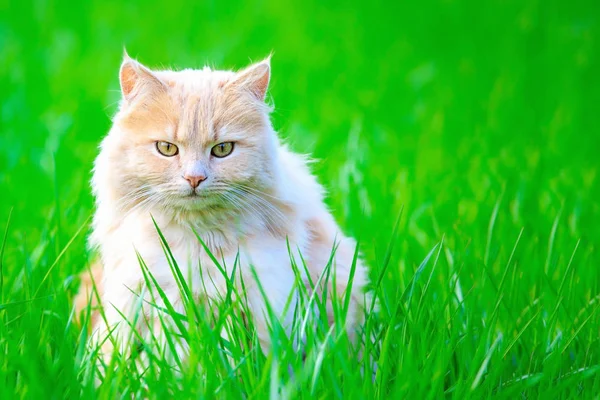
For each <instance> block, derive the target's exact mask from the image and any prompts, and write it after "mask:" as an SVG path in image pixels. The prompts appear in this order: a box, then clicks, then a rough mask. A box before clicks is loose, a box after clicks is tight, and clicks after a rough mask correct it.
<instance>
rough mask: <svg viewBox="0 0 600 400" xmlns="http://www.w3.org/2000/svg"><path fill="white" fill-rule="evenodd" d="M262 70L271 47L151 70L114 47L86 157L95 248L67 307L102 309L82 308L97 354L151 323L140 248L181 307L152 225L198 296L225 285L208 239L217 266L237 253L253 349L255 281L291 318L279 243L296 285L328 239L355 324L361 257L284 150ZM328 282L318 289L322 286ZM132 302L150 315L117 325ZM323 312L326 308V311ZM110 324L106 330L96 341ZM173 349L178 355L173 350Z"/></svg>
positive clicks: (265, 343)
mask: <svg viewBox="0 0 600 400" xmlns="http://www.w3.org/2000/svg"><path fill="white" fill-rule="evenodd" d="M270 76H271V65H270V57H269V58H267V59H265V60H263V61H261V62H258V63H255V64H252V65H250V66H249V67H247V68H245V69H243V70H241V71H237V72H233V71H220V70H212V69H210V68H208V67H205V68H204V69H200V70H194V69H185V70H181V71H170V70H164V71H155V70H151V69H150V68H148V67H146V66H144V65H142V64H141V63H139V62H138V61H136V60H134V59H132V58H131V57H129V56H128V55H127V53H125V55H124V59H123V62H122V64H121V68H120V72H119V80H120V86H121V94H122V98H121V102H120V105H119V109H118V111H117V113H116V115H115V117H114V119H113V126H112V128H111V129H110V131H109V133H108V135H107V136H106V137H105V138H104V139H103V140H102V143H101V145H100V152H99V155H98V156H97V158H96V160H95V164H94V169H93V178H92V187H93V194H94V196H95V203H96V211H95V214H94V218H93V223H92V232H91V234H90V237H89V245H90V247H91V248H92V249H94V250H95V251H96V252H97V254H98V255H99V257H98V261H97V262H96V264H95V265H94V266H93V267H92V268H91V274H89V271H88V272H87V273H85V274H84V275H85V276H84V279H83V282H82V285H81V288H80V290H79V293H78V295H77V297H76V299H75V309H76V311H77V313H78V314H79V315H81V313H83V311H84V310H90V309H95V308H96V307H95V306H96V305H101V306H102V308H103V316H102V317H100V316H99V314H98V312H97V311H95V312H94V313H93V315H92V330H93V335H92V338H95V341H96V342H95V343H97V344H100V348H101V352H100V356H101V357H103V358H107V357H111V356H112V354H113V352H114V350H115V348H114V347H115V346H117V347H118V349H119V350H120V351H121V352H122V354H126V353H127V351H130V349H129V343H128V338H131V334H132V332H133V331H132V329H136V330H137V331H138V333H139V337H144V335H146V334H148V333H149V332H151V333H152V334H153V335H155V336H157V337H160V333H161V332H162V329H163V326H162V325H161V323H160V320H159V318H157V317H156V315H155V312H154V311H151V310H149V308H150V307H151V306H150V305H148V302H140V301H139V297H140V294H139V293H140V292H139V291H138V292H136V290H137V289H139V288H143V287H144V285H145V282H146V281H145V279H144V274H143V272H142V269H141V267H140V259H142V260H143V262H144V264H145V265H146V266H147V269H148V271H149V272H150V273H151V274H152V275H153V277H154V279H156V282H157V284H158V286H160V288H161V289H162V290H163V291H164V294H165V296H166V298H167V299H168V300H169V302H170V303H171V304H172V305H173V307H174V309H175V311H177V312H181V313H184V312H185V311H184V305H183V303H184V302H183V299H182V298H181V294H180V290H179V288H178V286H177V282H176V280H175V278H174V275H173V274H172V272H171V269H170V267H169V262H168V259H167V257H166V256H165V254H164V251H163V247H162V246H161V241H160V240H161V239H160V236H159V233H158V229H157V227H158V228H159V229H160V232H161V233H162V235H163V236H164V239H165V240H166V242H167V244H168V246H169V248H170V251H171V252H172V254H173V257H174V258H175V260H176V261H177V263H178V265H179V266H180V268H181V269H182V270H183V275H184V276H185V277H186V278H187V279H188V280H189V282H188V284H189V286H190V288H192V290H193V294H194V296H195V298H197V299H198V301H201V300H200V299H202V298H210V299H217V298H219V297H221V296H224V294H225V292H226V291H227V283H226V278H225V277H224V276H223V274H222V273H221V272H219V269H218V267H217V265H215V263H214V262H213V260H212V259H211V258H210V255H209V253H208V252H207V250H209V251H210V253H212V254H213V255H214V256H216V258H217V259H218V260H221V261H223V263H224V267H225V268H227V269H228V271H229V272H228V273H231V267H232V266H233V265H234V264H235V263H236V262H237V263H238V265H239V267H238V268H239V272H240V273H239V275H240V276H241V278H242V279H243V280H244V284H245V287H244V289H245V291H246V296H247V301H248V308H249V310H250V313H251V318H252V321H253V323H254V326H255V327H256V333H257V336H258V342H259V343H260V346H261V347H262V350H263V351H265V352H268V351H269V349H270V336H269V320H268V318H267V317H266V313H265V307H266V305H265V299H264V297H263V294H262V292H261V290H260V286H259V284H260V285H262V288H264V292H265V293H266V297H267V299H266V300H267V301H268V303H269V304H270V306H271V308H272V310H273V311H274V313H275V315H276V317H277V318H279V320H280V321H281V323H282V326H283V327H285V328H286V329H289V327H290V325H291V320H292V318H293V313H292V312H291V311H290V310H293V309H294V304H292V306H290V304H289V302H288V300H289V299H292V302H293V301H295V300H294V298H295V295H294V290H293V288H294V283H295V280H296V277H295V274H294V270H293V269H292V266H291V257H290V253H289V249H292V250H293V251H292V253H293V254H292V256H293V255H294V254H295V256H296V257H297V258H298V259H299V257H300V255H301V257H302V259H303V260H304V262H305V263H306V266H307V268H306V270H307V271H308V273H307V274H305V276H304V277H303V281H304V284H306V285H307V287H308V285H309V282H313V283H314V282H318V280H319V277H320V276H321V275H322V274H324V271H325V268H326V266H327V265H328V262H330V258H331V257H332V251H333V250H334V256H333V261H332V263H331V264H330V265H332V267H331V269H330V271H331V274H335V279H332V278H330V279H329V282H330V286H331V285H333V283H332V282H335V285H336V288H335V293H337V296H338V297H339V298H344V297H343V296H346V294H347V293H346V292H347V291H350V293H349V298H350V305H349V310H348V314H347V320H346V329H347V330H348V333H349V334H350V335H351V336H356V335H355V332H356V331H357V329H358V328H359V326H360V324H361V323H362V321H363V319H364V317H363V316H364V314H365V310H366V308H367V306H368V304H367V303H368V301H367V299H368V298H369V297H368V293H367V290H366V286H367V284H368V277H367V269H366V267H365V265H364V263H363V262H362V261H361V259H360V257H358V258H357V259H355V250H356V242H355V240H353V239H352V238H350V237H347V236H344V234H343V233H342V232H341V229H340V228H339V226H338V225H337V224H336V222H335V221H334V218H333V217H332V214H331V213H330V212H329V211H328V209H327V207H326V206H325V205H324V202H323V196H324V190H323V187H322V186H321V185H320V184H319V183H318V182H317V180H316V179H315V177H314V176H313V175H312V173H311V172H310V170H309V168H308V165H307V164H308V162H307V159H306V158H305V157H303V156H300V155H298V154H295V153H293V152H292V151H290V149H289V148H288V147H287V146H286V145H284V144H283V143H282V142H281V141H280V139H279V138H278V135H277V133H276V132H275V130H274V129H273V126H272V124H271V121H270V112H271V111H272V107H271V106H270V105H269V104H268V103H267V102H266V101H265V96H266V93H267V89H268V85H269V81H270ZM155 224H156V225H155ZM196 235H198V236H196ZM198 237H199V238H200V239H202V241H200V240H199V239H198ZM203 243H204V245H205V246H206V247H204V245H203ZM294 249H297V250H294ZM353 263H356V264H355V266H354V271H352V268H353V267H352V266H353ZM299 270H301V271H302V270H303V268H302V267H301V268H299ZM351 271H352V272H353V279H351V282H352V284H351V286H350V285H349V281H350V276H351V273H352V272H351ZM206 277H210V279H208V280H207V279H206ZM207 281H208V282H209V283H207ZM257 281H258V282H259V283H257ZM236 284H238V285H239V284H240V283H239V281H238V280H236ZM94 287H95V289H93V288H94ZM333 292H334V290H333V288H332V287H330V288H329V290H328V293H329V295H331V293H333ZM136 293H138V294H136ZM90 302H91V304H92V307H91V308H88V307H89V304H90ZM136 305H137V307H140V308H141V310H142V312H143V314H144V315H146V316H147V315H152V317H150V319H149V321H148V318H146V321H145V322H144V323H140V322H137V323H133V325H132V324H131V323H124V322H123V318H124V317H126V318H133V315H134V310H135V309H136ZM159 305H160V304H159ZM138 311H139V309H138ZM332 312H333V310H332V308H331V307H330V306H328V313H329V314H330V315H328V317H329V320H330V323H331V322H332V318H333V316H332V315H331V314H332ZM109 334H111V335H112V337H113V340H104V339H105V337H107V335H109ZM177 351H178V352H181V354H180V356H181V357H184V356H185V348H183V347H182V348H178V349H177Z"/></svg>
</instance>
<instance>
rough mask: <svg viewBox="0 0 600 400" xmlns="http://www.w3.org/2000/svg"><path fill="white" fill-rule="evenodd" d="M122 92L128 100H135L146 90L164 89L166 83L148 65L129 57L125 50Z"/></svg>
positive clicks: (122, 65)
mask: <svg viewBox="0 0 600 400" xmlns="http://www.w3.org/2000/svg"><path fill="white" fill-rule="evenodd" d="M119 81H120V82H121V93H123V98H124V99H125V100H127V101H131V100H133V99H134V98H135V97H136V96H137V95H139V94H140V93H142V92H144V91H148V90H156V89H163V88H164V87H165V85H164V83H163V82H162V81H161V80H160V79H158V78H157V77H156V75H154V73H153V72H152V71H151V70H150V69H149V68H147V67H145V66H143V65H142V64H141V63H139V62H138V61H136V60H134V59H133V58H131V57H129V55H128V54H127V51H124V54H123V62H122V63H121V70H120V71H119Z"/></svg>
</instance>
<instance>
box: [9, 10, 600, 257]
mask: <svg viewBox="0 0 600 400" xmlns="http://www.w3.org/2000/svg"><path fill="white" fill-rule="evenodd" d="M0 4H1V6H0V15H1V16H0V85H1V88H2V90H1V92H2V94H1V96H2V97H1V99H2V113H1V125H0V132H1V135H2V136H1V137H2V142H3V143H4V146H2V147H1V148H0V185H1V186H0V193H2V200H1V201H2V203H1V204H2V206H1V207H0V221H6V220H7V217H8V212H9V210H10V209H11V208H14V214H13V217H14V219H13V224H14V225H13V227H14V228H13V229H12V235H13V236H14V235H18V232H19V231H20V232H21V234H22V235H23V236H26V237H27V238H28V239H27V240H28V241H30V243H29V245H30V246H34V245H35V244H36V242H37V241H38V240H39V238H40V234H41V232H42V231H44V229H45V228H46V227H47V226H48V221H49V220H55V221H56V224H53V225H55V226H54V229H55V230H57V232H55V233H54V234H56V235H57V236H56V237H55V238H53V240H57V241H58V242H59V243H62V242H64V241H65V240H66V239H67V238H69V237H70V236H71V235H72V233H73V229H74V227H75V226H77V225H78V224H80V223H82V222H83V221H84V218H85V217H86V216H87V215H88V214H89V213H90V211H91V198H90V194H89V188H88V187H89V185H88V180H89V177H90V173H89V171H90V169H91V167H92V160H93V158H94V156H95V155H96V152H97V145H98V143H99V141H100V139H101V138H102V136H103V135H104V134H105V133H106V132H107V130H108V128H109V126H110V117H111V116H112V114H113V113H114V112H115V108H116V102H117V101H118V99H119V84H118V78H117V73H118V68H119V63H120V61H121V57H122V53H123V48H124V47H127V50H128V51H129V53H130V54H131V55H132V56H134V57H137V58H138V59H139V60H140V61H141V62H143V63H145V64H147V65H148V66H151V67H168V68H189V67H201V66H203V65H205V64H209V65H211V66H214V67H218V68H241V67H243V66H244V65H246V64H247V63H248V62H249V61H250V60H258V59H260V58H262V57H264V56H266V55H268V54H269V53H270V52H271V51H272V52H274V57H273V79H272V85H271V90H270V93H271V96H272V98H273V99H274V103H275V106H276V111H275V113H274V115H273V119H274V123H275V125H276V128H277V129H278V130H279V131H280V132H281V134H282V136H283V137H285V138H287V139H288V141H289V142H290V143H291V144H292V146H293V148H294V149H296V150H298V151H301V152H311V153H312V154H313V155H314V157H316V158H318V159H320V160H322V161H321V162H320V163H318V164H317V167H316V171H317V173H318V174H319V176H320V178H321V181H322V182H323V183H325V184H326V185H327V186H328V187H329V188H330V189H331V195H330V200H331V205H332V207H333V208H334V210H335V211H336V215H337V216H338V217H339V219H341V220H342V223H343V225H345V226H346V227H347V228H348V229H349V230H351V231H353V232H354V233H362V234H363V235H364V239H365V240H368V241H370V240H371V239H372V238H377V237H378V236H379V235H380V234H382V235H383V236H384V237H387V236H389V231H390V230H391V224H392V223H393V220H394V218H395V215H397V213H398V211H399V209H400V207H401V205H404V206H405V207H406V208H407V210H409V214H411V213H414V212H415V211H416V210H417V208H418V207H420V206H425V207H427V208H428V209H429V210H432V211H433V212H435V214H436V216H437V218H438V219H439V221H438V223H439V224H440V229H441V230H442V231H448V230H449V229H452V230H454V229H467V230H473V229H483V228H484V226H482V225H481V224H480V223H483V224H487V222H488V217H489V214H490V212H491V209H492V207H493V205H494V204H495V202H496V201H497V199H498V196H499V194H500V193H501V192H502V191H503V190H504V191H505V192H506V196H505V197H506V199H507V201H505V204H506V205H507V204H508V199H515V201H518V202H520V203H522V204H523V205H524V206H523V208H522V210H521V212H520V213H513V214H514V215H513V216H512V218H515V219H516V220H517V224H519V225H523V226H525V225H527V224H532V225H533V226H532V227H531V228H529V231H528V233H529V234H530V235H534V234H541V235H546V234H547V233H548V232H549V230H550V227H551V224H552V222H553V220H554V217H555V216H556V215H557V213H558V211H559V210H560V209H561V208H565V209H566V210H567V211H572V212H575V213H576V214H577V216H579V217H580V218H579V219H578V220H579V221H580V223H579V224H577V225H576V226H573V227H572V228H573V229H576V232H577V235H578V236H582V237H586V238H589V239H591V238H592V236H593V235H595V234H596V235H597V233H598V230H597V228H596V226H595V225H596V224H594V223H592V222H593V221H594V220H597V218H598V215H599V210H598V205H597V202H595V201H593V199H597V198H598V184H597V182H598V179H597V175H596V174H597V169H598V165H599V163H598V151H600V135H599V134H598V133H599V132H600V131H599V124H600V123H599V118H598V112H599V111H600V110H599V105H600V77H599V74H598V71H600V65H599V57H598V40H599V35H598V22H599V21H598V16H599V15H600V14H599V13H598V12H597V10H598V4H597V3H596V2H593V1H589V2H579V1H575V2H564V1H555V2H552V1H550V2H543V3H542V2H537V1H525V2H524V1H494V2H487V4H486V5H485V6H484V5H483V4H481V3H480V2H477V1H423V2H419V3H418V5H417V4H416V3H415V4H411V3H402V2H378V1H369V2H359V3H342V4H334V3H328V2H325V3H323V2H313V3H311V2H307V3H302V4H300V3H297V2H285V1H281V2H257V3H250V2H235V1H234V2H228V3H218V2H188V3H185V2H176V1H174V2H168V3H165V2H152V1H150V2H144V3H143V4H142V3H121V2H110V1H98V2H88V1H86V2H63V1H56V2H53V1H48V2H46V1H33V2H16V1H8V2H7V1H6V0H5V1H3V2H2V3H0ZM588 200H589V201H588ZM507 210H508V209H507ZM479 213H483V214H484V215H486V217H485V218H482V219H480V218H479V217H480V215H479ZM350 216H352V218H351V217H350ZM473 224H479V226H477V227H474V226H473ZM46 234H49V233H48V232H46ZM9 250H10V249H9Z"/></svg>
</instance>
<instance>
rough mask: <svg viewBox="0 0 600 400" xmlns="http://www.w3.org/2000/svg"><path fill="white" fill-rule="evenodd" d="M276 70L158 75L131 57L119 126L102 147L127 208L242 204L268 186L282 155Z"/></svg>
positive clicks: (263, 66)
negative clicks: (274, 120)
mask: <svg viewBox="0 0 600 400" xmlns="http://www.w3.org/2000/svg"><path fill="white" fill-rule="evenodd" d="M269 73H270V67H269V61H268V60H266V61H263V62H261V63H258V64H255V65H252V66H251V67H249V68H247V69H246V70H243V71H241V72H239V73H234V72H228V71H211V70H210V69H208V68H205V69H203V70H184V71H180V72H171V71H159V72H153V71H150V70H149V69H147V68H146V67H144V66H142V65H141V64H139V63H137V62H136V61H134V60H131V59H130V58H128V57H126V59H125V61H124V62H123V65H122V66H121V72H120V81H121V89H122V92H123V101H122V104H121V109H120V111H119V113H118V114H117V116H116V117H115V122H114V123H115V127H116V128H117V129H113V130H112V131H111V133H110V134H109V137H108V138H107V140H105V142H104V143H103V147H102V151H103V152H105V151H106V152H109V157H108V158H109V159H110V161H108V162H107V163H108V164H109V165H108V168H110V169H111V170H112V172H113V173H112V174H110V175H111V176H113V179H115V180H116V181H117V182H114V183H115V184H116V185H117V186H118V195H119V196H121V197H122V201H121V206H123V207H125V208H131V207H132V206H136V205H146V206H149V207H150V206H162V207H174V208H181V209H186V210H190V211H192V210H201V209H207V208H225V207H232V206H234V207H235V206H237V207H243V206H244V204H243V201H242V200H243V197H244V193H245V194H248V193H253V192H256V191H257V190H263V189H264V188H265V187H266V186H268V185H269V182H270V181H271V180H272V173H273V158H274V157H275V152H276V137H275V134H274V132H273V130H272V128H271V125H270V122H269V117H268V113H269V107H268V106H267V105H266V104H265V103H264V96H265V92H266V90H267V85H268V82H269ZM104 167H105V168H106V167H107V166H104ZM96 168H97V169H98V168H99V167H98V166H97V167H96Z"/></svg>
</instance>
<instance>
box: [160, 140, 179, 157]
mask: <svg viewBox="0 0 600 400" xmlns="http://www.w3.org/2000/svg"><path fill="white" fill-rule="evenodd" d="M156 150H158V152H159V153H160V154H162V155H163V156H165V157H173V156H175V155H177V153H179V149H178V148H177V146H175V145H174V144H173V143H169V142H156Z"/></svg>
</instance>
